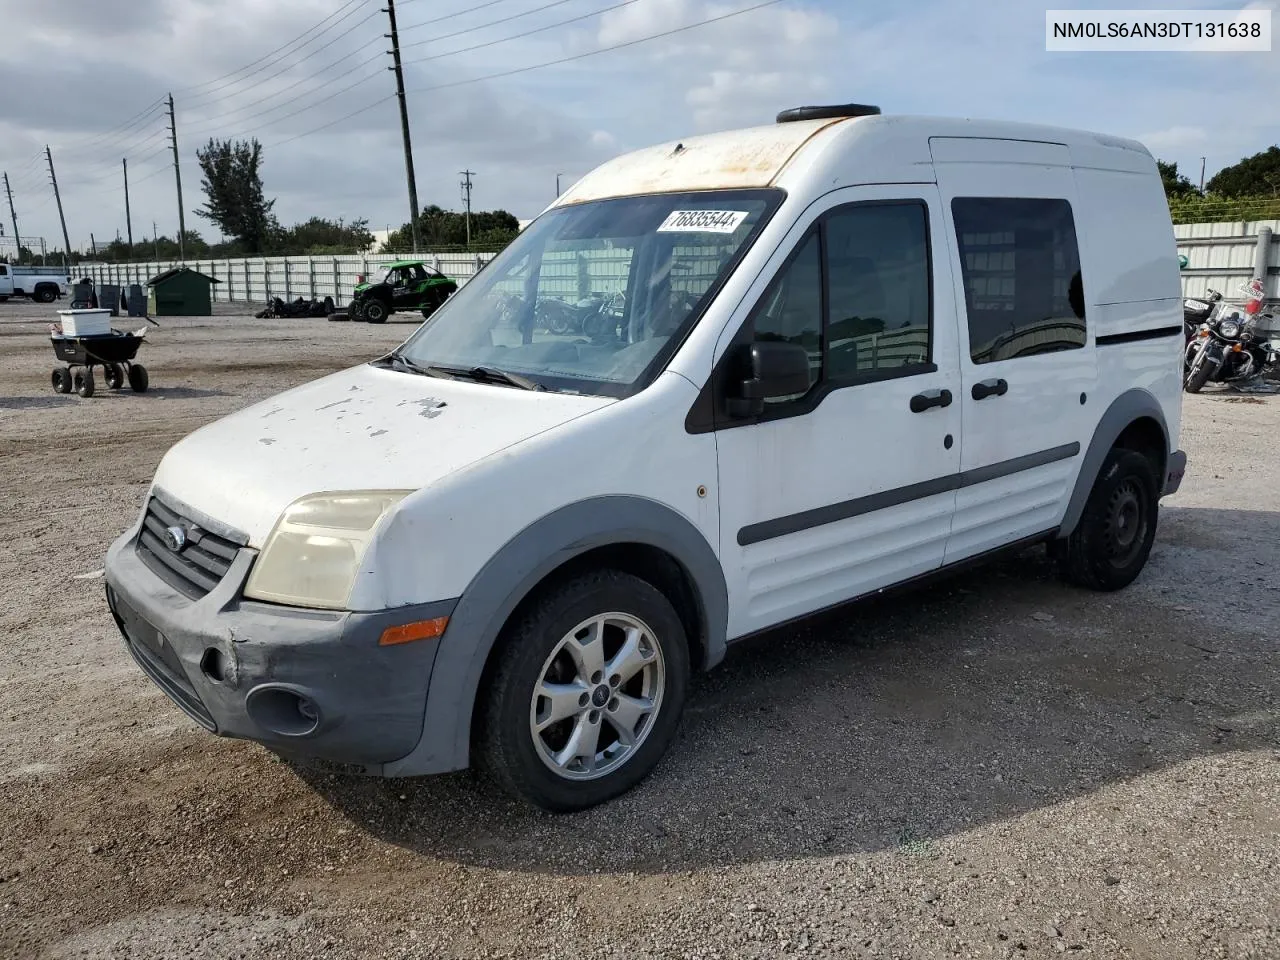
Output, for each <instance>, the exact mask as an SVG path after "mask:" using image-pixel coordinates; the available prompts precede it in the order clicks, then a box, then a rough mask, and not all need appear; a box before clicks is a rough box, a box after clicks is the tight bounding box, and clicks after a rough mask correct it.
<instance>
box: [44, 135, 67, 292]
mask: <svg viewBox="0 0 1280 960" xmlns="http://www.w3.org/2000/svg"><path fill="white" fill-rule="evenodd" d="M44 155H45V157H46V158H47V159H48V161H49V179H50V180H52V181H53V199H55V200H57V201H58V219H59V220H60V221H61V222H62V243H63V251H64V252H63V254H62V265H63V266H64V267H70V266H71V238H70V237H68V236H67V218H66V217H65V216H63V215H62V195H61V194H60V193H58V175H57V174H56V173H54V172H53V151H52V150H50V149H49V145H48V144H47V143H46V144H45V147H44Z"/></svg>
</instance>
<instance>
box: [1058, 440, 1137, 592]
mask: <svg viewBox="0 0 1280 960" xmlns="http://www.w3.org/2000/svg"><path fill="white" fill-rule="evenodd" d="M1159 515H1160V498H1159V486H1158V482H1157V479H1156V468H1155V466H1154V465H1153V464H1152V462H1151V460H1150V459H1149V458H1148V457H1147V456H1145V455H1144V454H1141V453H1138V452H1137V451H1135V450H1126V449H1124V448H1123V447H1114V448H1112V450H1111V451H1110V452H1109V453H1108V454H1107V457H1106V459H1105V460H1103V461H1102V469H1101V470H1100V471H1099V472H1098V479H1097V480H1096V481H1094V484H1093V489H1092V490H1091V491H1090V492H1089V499H1088V500H1086V501H1085V505H1084V512H1083V513H1082V514H1081V515H1080V522H1079V523H1078V524H1076V528H1075V530H1073V531H1072V532H1071V535H1070V536H1069V537H1067V538H1066V541H1065V543H1064V544H1063V545H1062V546H1061V547H1060V548H1059V556H1060V564H1061V567H1062V572H1063V575H1064V576H1065V577H1066V579H1067V580H1069V581H1070V582H1071V583H1074V584H1076V585H1077V586H1081V587H1088V588H1089V589H1091V590H1101V591H1111V590H1120V589H1123V588H1124V587H1127V586H1128V585H1129V584H1131V583H1132V582H1133V581H1134V580H1135V579H1137V576H1138V574H1139V573H1141V572H1142V568H1143V567H1144V566H1146V563H1147V557H1148V556H1150V554H1151V544H1152V543H1153V542H1154V541H1155V536H1156V524H1157V522H1158V520H1159Z"/></svg>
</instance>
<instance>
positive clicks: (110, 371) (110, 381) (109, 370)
mask: <svg viewBox="0 0 1280 960" xmlns="http://www.w3.org/2000/svg"><path fill="white" fill-rule="evenodd" d="M105 372H106V375H107V386H108V387H110V388H111V389H112V390H119V389H120V388H121V387H122V386H124V368H123V367H121V366H120V364H118V363H109V364H107V367H106V371H105Z"/></svg>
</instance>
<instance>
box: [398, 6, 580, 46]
mask: <svg viewBox="0 0 1280 960" xmlns="http://www.w3.org/2000/svg"><path fill="white" fill-rule="evenodd" d="M494 2H498V3H501V2H502V0H494ZM572 2H573V0H554V2H553V3H548V4H545V5H544V6H541V7H534V8H533V9H532V10H525V11H524V12H523V13H513V14H511V16H509V17H503V18H502V19H500V20H490V21H489V22H488V23H481V24H477V25H476V26H474V27H469V28H467V29H466V30H458V31H455V32H454V33H446V34H445V35H444V36H442V37H432V38H431V39H429V40H415V41H414V42H413V43H406V44H402V45H401V48H402V49H403V48H405V47H420V46H422V45H423V44H424V43H438V42H439V41H441V40H451V39H452V38H454V37H460V36H462V35H463V34H464V33H475V32H476V31H477V30H484V29H486V28H488V27H496V26H498V25H499V24H501V23H510V22H511V21H512V20H519V19H521V18H522V17H528V16H532V15H533V14H535V13H541V12H542V11H543V10H550V9H551V8H552V7H560V6H564V4H566V3H572ZM483 6H486V7H487V6H492V3H486V4H484V5H483ZM478 9H480V8H479V7H476V8H473V9H472V10H469V11H467V12H468V13H475V11H476V10H478ZM438 22H439V21H438V20H424V21H422V22H421V23H415V24H411V25H410V26H407V27H403V28H402V29H401V30H400V32H401V33H407V32H408V31H410V30H419V29H421V28H422V27H434V26H435V25H436V24H437V23H438Z"/></svg>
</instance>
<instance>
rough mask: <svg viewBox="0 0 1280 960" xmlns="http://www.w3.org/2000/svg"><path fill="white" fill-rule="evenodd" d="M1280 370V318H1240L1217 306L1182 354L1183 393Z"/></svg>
mask: <svg viewBox="0 0 1280 960" xmlns="http://www.w3.org/2000/svg"><path fill="white" fill-rule="evenodd" d="M1278 366H1280V317H1276V316H1274V315H1272V314H1269V313H1249V314H1244V315H1242V314H1241V313H1240V311H1239V310H1238V309H1236V308H1234V307H1226V306H1225V305H1224V304H1221V303H1219V304H1217V305H1216V306H1215V307H1214V309H1213V311H1212V313H1211V314H1210V316H1209V317H1208V319H1206V320H1205V321H1204V322H1203V323H1201V324H1200V326H1199V328H1198V329H1197V330H1196V332H1195V335H1194V336H1193V337H1192V338H1191V340H1190V341H1189V342H1188V343H1187V345H1186V349H1185V352H1184V354H1183V381H1182V385H1183V389H1184V390H1186V392H1187V393H1199V392H1200V390H1201V389H1202V388H1203V387H1204V385H1205V384H1206V383H1209V382H1210V381H1212V382H1215V383H1240V382H1243V381H1245V380H1252V379H1253V378H1254V377H1257V376H1260V375H1262V374H1263V373H1267V372H1270V371H1274V370H1276V369H1277V367H1278Z"/></svg>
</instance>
